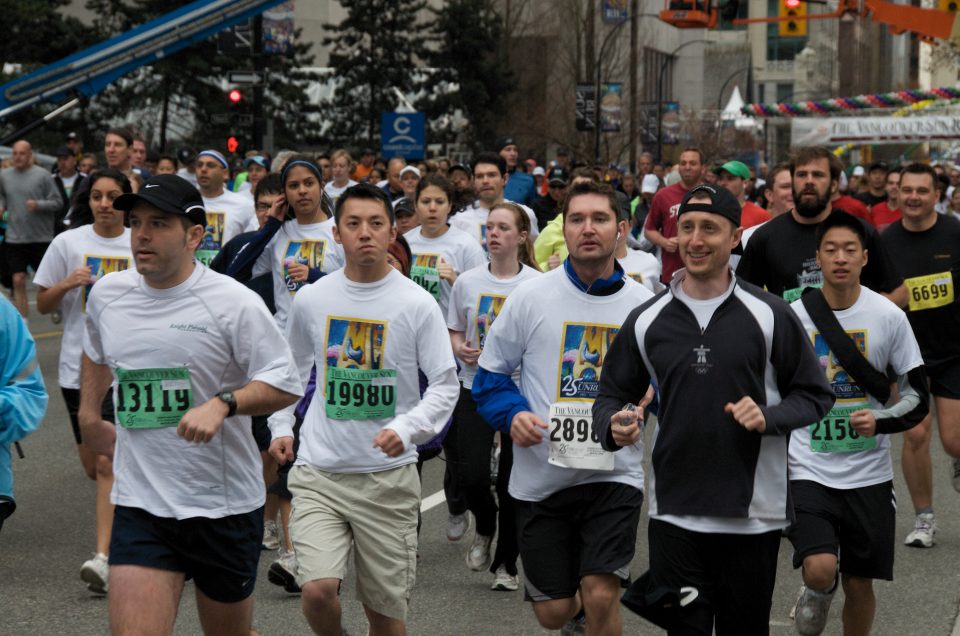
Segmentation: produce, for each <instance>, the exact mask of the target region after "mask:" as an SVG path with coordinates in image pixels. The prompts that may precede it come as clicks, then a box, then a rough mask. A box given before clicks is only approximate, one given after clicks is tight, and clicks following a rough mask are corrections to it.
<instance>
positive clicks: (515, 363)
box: [479, 267, 653, 501]
mask: <svg viewBox="0 0 960 636" xmlns="http://www.w3.org/2000/svg"><path fill="white" fill-rule="evenodd" d="M624 283H625V284H624V286H623V288H622V289H620V290H619V291H618V292H616V293H614V294H611V295H609V296H590V295H588V294H585V293H584V292H582V291H580V289H578V288H577V287H576V286H574V284H573V282H572V281H571V280H570V279H569V278H568V277H567V272H566V270H565V268H563V267H558V268H557V269H554V270H552V271H550V272H547V273H546V274H543V275H542V276H538V277H536V278H534V279H532V280H528V281H526V282H524V283H521V284H520V286H518V287H517V288H516V289H515V290H514V291H513V293H512V294H510V297H509V298H507V301H506V302H505V303H504V305H503V309H501V310H500V315H499V316H498V317H497V320H496V322H495V323H493V328H492V329H491V330H490V333H489V334H488V335H487V338H486V341H485V342H484V347H483V353H481V354H480V360H479V364H480V366H481V367H483V368H484V369H486V370H487V371H490V372H493V373H500V374H504V375H511V374H512V373H513V372H514V371H516V369H517V367H520V391H521V393H523V396H524V397H526V398H527V401H528V402H529V404H530V409H531V411H532V412H533V413H535V414H536V415H537V416H538V417H539V418H540V419H542V420H543V421H544V422H550V407H551V405H554V404H558V405H565V406H574V405H584V406H586V407H589V406H590V405H592V404H593V400H594V399H595V398H596V395H597V390H598V388H599V383H600V372H601V369H602V367H603V361H604V358H605V357H606V352H607V350H608V348H609V347H610V344H611V343H612V342H613V338H614V336H615V335H616V334H617V332H618V331H619V330H620V326H621V325H622V324H623V322H624V320H626V318H627V315H628V314H629V313H630V312H631V311H632V310H633V309H634V308H635V307H637V306H638V305H640V304H642V303H644V302H646V301H647V300H648V299H649V298H652V297H653V294H652V293H651V292H650V290H648V289H647V288H646V287H643V286H642V285H640V284H639V283H636V282H634V281H633V280H632V279H630V278H626V279H625V280H624ZM552 428H553V424H551V429H552ZM552 434H553V431H552V430H547V431H544V441H543V442H541V443H540V444H537V445H535V446H531V447H529V448H520V447H514V449H513V471H512V472H511V474H510V494H511V495H513V496H514V497H515V498H516V499H520V500H523V501H541V500H543V499H545V498H547V497H549V496H550V495H552V494H553V493H555V492H557V491H558V490H563V489H564V488H570V487H571V486H576V485H580V484H585V483H591V482H620V483H625V484H629V485H631V486H634V487H636V488H643V465H642V464H643V450H642V443H641V442H638V443H637V445H635V446H631V447H629V448H624V449H622V450H620V451H619V452H617V453H614V454H613V456H614V467H613V470H609V471H607V470H582V469H574V468H565V467H561V466H556V465H553V464H550V463H549V462H548V457H549V453H550V451H549V445H550V444H549V441H548V440H549V438H550V436H551V435H552Z"/></svg>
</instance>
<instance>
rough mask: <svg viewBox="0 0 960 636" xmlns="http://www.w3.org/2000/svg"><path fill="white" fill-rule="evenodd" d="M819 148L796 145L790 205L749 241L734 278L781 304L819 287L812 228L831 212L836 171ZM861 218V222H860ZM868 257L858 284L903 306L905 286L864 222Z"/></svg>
mask: <svg viewBox="0 0 960 636" xmlns="http://www.w3.org/2000/svg"><path fill="white" fill-rule="evenodd" d="M832 156H833V155H832V153H831V152H830V151H829V150H828V149H826V148H824V147H822V146H810V147H807V148H801V149H800V150H799V152H798V153H797V154H796V155H795V156H794V158H793V160H792V161H791V162H790V173H791V175H792V177H793V202H794V208H793V210H791V211H790V213H789V214H783V215H781V216H779V217H777V218H775V219H773V220H772V221H769V222H767V223H765V224H764V225H763V226H762V227H760V228H759V229H758V230H757V231H756V232H755V233H754V235H753V237H752V238H751V239H750V242H749V243H748V244H747V247H746V249H745V250H744V253H743V258H741V259H740V264H739V266H738V267H737V276H739V277H740V278H743V279H744V280H747V281H750V282H751V283H753V284H755V285H758V286H761V287H766V288H767V291H769V292H770V293H773V294H777V295H778V296H782V297H783V298H784V300H786V301H787V302H793V301H794V300H797V299H798V298H800V294H801V291H802V290H803V289H804V288H806V287H820V286H822V285H823V277H822V274H821V272H820V266H819V265H817V257H816V252H817V239H816V233H817V226H818V225H820V223H822V222H823V221H824V220H825V219H826V218H827V217H828V216H830V215H831V214H833V212H834V211H833V208H832V206H831V204H830V199H831V196H832V195H833V194H834V193H835V192H836V191H837V186H838V184H839V182H840V170H839V168H838V166H837V165H836V164H835V163H834V162H832V161H831V160H830V158H831V157H832ZM861 221H862V220H861ZM863 224H864V227H865V228H866V233H867V242H866V247H867V250H868V252H869V254H870V261H869V262H868V263H867V264H866V266H865V267H864V268H863V274H862V276H861V282H862V283H863V285H864V286H865V287H869V288H870V289H872V290H874V291H876V292H879V293H880V294H883V295H884V296H886V297H887V298H889V299H890V300H892V301H893V302H894V303H896V304H897V305H898V306H900V307H903V306H905V305H906V304H907V288H906V287H904V285H903V277H901V276H899V275H898V274H897V271H896V268H895V267H894V265H893V262H892V261H891V259H890V257H889V256H888V254H887V251H886V250H885V249H884V247H883V244H882V243H881V242H880V241H879V238H878V237H879V235H878V234H877V232H876V230H874V229H873V227H871V226H870V225H869V224H868V223H867V222H866V221H863Z"/></svg>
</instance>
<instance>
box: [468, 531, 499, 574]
mask: <svg viewBox="0 0 960 636" xmlns="http://www.w3.org/2000/svg"><path fill="white" fill-rule="evenodd" d="M492 541H493V537H485V536H483V535H482V534H480V533H477V534H476V535H475V536H474V537H473V545H472V546H470V551H469V552H467V567H468V568H470V569H471V570H473V571H474V572H480V571H482V570H486V569H487V568H488V567H490V543H491V542H492Z"/></svg>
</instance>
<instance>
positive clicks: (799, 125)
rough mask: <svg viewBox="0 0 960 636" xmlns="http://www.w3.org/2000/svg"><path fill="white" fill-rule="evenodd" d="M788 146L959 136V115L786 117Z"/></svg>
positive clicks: (883, 142) (934, 139)
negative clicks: (787, 122)
mask: <svg viewBox="0 0 960 636" xmlns="http://www.w3.org/2000/svg"><path fill="white" fill-rule="evenodd" d="M790 133H791V135H790V145H792V146H815V145H822V146H840V145H843V144H903V143H916V142H924V141H941V140H948V139H960V117H946V116H932V117H827V118H823V119H821V118H816V119H814V118H809V119H807V118H796V119H793V120H791V121H790Z"/></svg>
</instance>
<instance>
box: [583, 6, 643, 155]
mask: <svg viewBox="0 0 960 636" xmlns="http://www.w3.org/2000/svg"><path fill="white" fill-rule="evenodd" d="M659 17H660V16H658V15H657V14H655V13H633V14H631V15H630V16H628V17H627V19H626V20H623V21H621V22H619V23H617V25H616V26H615V27H613V28H612V29H610V32H609V33H607V37H605V38H604V39H603V43H602V44H601V45H600V55H599V56H598V57H597V63H596V65H595V66H596V67H597V77H596V82H595V84H594V93H593V102H594V104H595V108H596V110H595V112H594V119H595V120H596V121H595V122H594V128H593V156H594V162H595V163H598V164H599V163H600V132H601V131H600V75H601V72H602V71H603V60H605V59H606V57H605V56H604V53H605V52H606V50H607V45H608V44H610V42H611V41H612V39H613V36H614V35H616V34H617V32H618V31H620V28H621V27H622V26H623V25H624V24H627V23H628V22H633V21H634V20H636V19H637V18H659ZM630 72H631V73H632V74H635V73H636V69H630ZM631 78H633V75H631ZM631 81H635V79H631ZM631 108H632V107H631ZM632 116H633V113H631V117H632Z"/></svg>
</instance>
